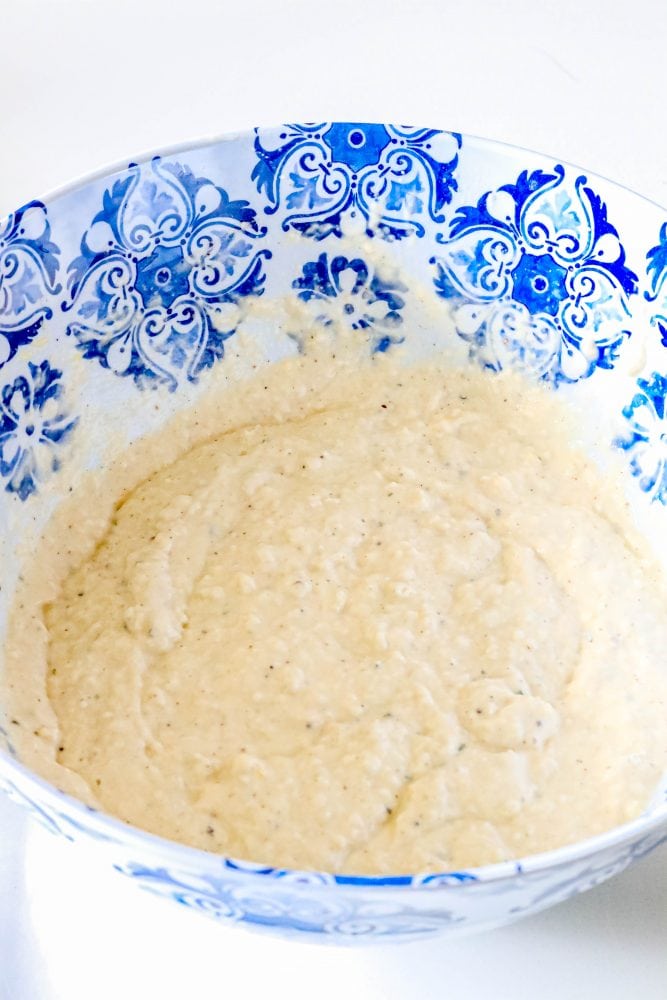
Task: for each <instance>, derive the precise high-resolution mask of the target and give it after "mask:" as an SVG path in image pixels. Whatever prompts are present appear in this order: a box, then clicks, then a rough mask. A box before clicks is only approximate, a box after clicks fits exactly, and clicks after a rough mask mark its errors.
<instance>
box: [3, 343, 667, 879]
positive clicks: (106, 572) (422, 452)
mask: <svg viewBox="0 0 667 1000" xmlns="http://www.w3.org/2000/svg"><path fill="white" fill-rule="evenodd" d="M273 367H274V368H275V371H272V372H271V373H270V375H269V376H266V375H265V376H264V377H263V378H262V379H261V384H260V380H255V384H253V385H250V386H248V387H247V388H245V389H244V390H243V391H242V392H241V393H239V394H238V399H237V401H236V403H234V401H233V398H234V397H233V394H231V395H230V398H229V405H228V408H227V410H226V411H225V418H224V421H221V419H218V420H217V422H216V420H213V421H209V422H208V423H207V421H206V419H205V418H203V417H201V416H200V417H198V418H197V419H196V420H195V418H192V429H191V440H195V439H196V438H199V441H200V443H199V444H196V445H194V446H191V447H188V448H187V449H185V453H184V454H182V455H181V457H179V458H177V459H176V460H175V461H173V460H172V461H169V462H167V464H162V461H161V460H160V455H161V451H160V448H161V445H160V442H157V443H155V444H154V446H153V453H152V454H153V462H154V467H155V471H153V472H152V473H151V474H150V475H149V476H148V478H145V479H144V481H143V482H139V483H138V484H134V485H133V486H132V488H131V489H128V490H126V492H125V495H123V496H122V497H121V498H118V497H117V495H116V496H115V497H114V499H117V503H116V504H115V506H114V507H113V508H110V509H108V510H107V512H106V513H103V514H100V511H99V510H98V509H97V508H96V505H95V503H93V504H92V505H91V503H90V496H89V495H86V493H85V491H83V492H82V494H81V496H80V498H79V499H78V500H75V501H74V502H73V503H74V506H73V508H72V509H73V510H74V511H75V517H74V519H73V523H72V524H70V529H71V532H72V533H78V534H77V537H78V538H80V539H82V541H81V544H80V545H79V549H78V550H77V544H76V543H72V547H71V548H70V549H68V552H67V553H66V554H64V552H63V548H62V537H63V536H62V534H61V535H60V536H59V537H55V535H52V536H51V539H50V541H49V539H47V540H46V542H47V543H48V544H45V548H44V550H43V552H42V554H41V556H42V561H41V562H40V569H39V572H40V574H41V578H42V581H43V580H44V579H47V580H50V583H48V585H44V586H47V590H48V587H50V588H51V597H50V598H49V599H48V600H43V601H41V603H40V606H39V607H38V608H32V609H30V608H28V607H25V608H23V609H21V610H20V611H19V610H17V612H16V619H15V629H14V636H15V638H14V640H13V641H14V643H15V646H14V651H13V652H14V658H15V660H16V662H17V663H23V664H25V662H26V642H27V641H28V640H27V639H26V633H27V631H29V626H26V621H27V618H26V616H30V615H32V616H33V617H32V621H33V623H34V622H35V621H37V622H38V623H39V628H40V636H41V639H40V641H41V646H40V647H39V649H38V650H36V651H35V650H33V651H32V655H33V658H34V657H35V656H39V657H41V668H40V670H41V673H40V674H39V676H40V677H41V685H42V691H43V695H44V701H45V702H46V708H45V709H44V711H45V712H46V713H47V715H48V713H51V720H52V724H51V726H50V727H49V725H48V724H47V723H46V722H45V723H44V726H43V727H42V728H41V729H40V728H38V729H37V730H36V732H37V735H38V736H39V737H40V739H41V743H42V751H41V752H42V757H43V766H42V770H44V771H45V770H46V763H45V762H46V760H47V758H50V762H51V765H52V766H55V771H56V772H57V773H59V774H60V781H59V783H60V784H61V786H62V787H68V783H69V785H70V786H72V787H74V785H76V790H77V792H78V793H79V794H84V795H85V797H86V798H87V799H88V800H89V801H91V802H93V803H95V804H97V805H98V806H100V807H102V808H104V809H105V810H107V811H109V812H111V813H113V814H116V815H117V816H119V817H121V818H122V819H124V820H127V821H129V822H131V823H133V824H135V825H137V826H139V827H143V828H145V829H147V830H150V831H152V832H154V833H157V834H161V835H163V836H166V837H170V838H173V839H176V840H180V841H183V842H185V843H189V844H193V845H196V846H199V847H203V848H207V849H210V850H215V851H221V852H224V853H225V854H228V855H232V856H236V857H239V858H245V859H251V860H254V861H258V862H267V863H270V864H272V865H277V866H291V867H297V868H317V869H323V870H329V871H345V872H355V873H379V872H382V873H388V872H394V873H395V872H415V871H429V870H443V869H451V868H461V867H467V866H471V865H477V864H483V863H487V862H494V861H499V860H503V859H506V858H510V857H516V856H520V855H524V854H527V853H531V852H536V851H542V850H545V849H549V848H553V847H557V846H559V845H562V844H566V843H568V842H571V841H574V840H577V839H580V838H582V837H585V836H588V835H592V834H595V833H598V832H601V831H603V830H605V829H607V828H609V827H612V826H613V825H615V824H618V823H621V822H623V821H625V820H627V819H630V818H631V817H634V816H636V815H637V814H638V813H639V812H640V811H641V810H642V809H643V808H644V807H645V805H646V803H647V800H648V798H649V797H650V794H651V792H652V790H653V789H654V787H655V786H656V785H657V783H658V780H659V778H660V775H661V773H662V772H663V771H664V769H665V768H667V727H666V726H665V715H666V709H667V673H666V672H665V670H664V666H663V664H661V663H658V662H657V659H658V658H657V657H656V651H660V650H665V649H667V616H666V615H665V611H664V609H665V607H666V606H667V602H666V594H665V588H664V586H663V584H662V581H661V580H660V579H659V577H658V574H657V572H656V570H655V568H654V567H653V565H652V564H651V562H650V561H649V560H648V559H647V558H646V556H645V555H644V553H643V551H642V544H641V542H640V540H639V539H638V538H637V537H636V536H635V533H634V530H633V528H632V527H631V524H630V520H629V515H628V514H627V512H626V511H625V509H624V507H623V505H622V504H621V503H620V502H619V501H617V500H616V499H615V492H614V489H613V487H612V486H611V485H610V484H609V483H607V482H606V481H605V480H604V479H603V477H602V475H601V474H600V473H599V472H598V471H596V470H595V469H594V468H593V467H592V465H591V463H590V462H589V461H588V460H587V459H586V458H585V457H584V456H583V453H579V452H578V451H576V450H575V449H574V448H573V447H572V446H571V445H570V441H571V439H572V428H571V427H570V425H569V422H568V418H567V416H566V415H565V411H564V409H563V408H562V404H561V403H559V402H558V401H557V400H556V399H554V398H552V396H551V395H550V394H547V392H546V391H544V390H542V389H540V388H536V387H535V388H530V387H528V386H526V385H525V384H524V383H523V382H521V381H519V380H518V379H516V378H515V377H511V376H504V375H503V376H498V377H493V378H492V377H489V376H488V375H485V374H482V373H478V372H475V371H469V372H465V373H464V372H452V371H438V370H434V369H433V367H429V368H426V367H415V368H412V369H399V368H392V367H391V365H390V364H389V363H388V362H385V361H384V360H382V361H380V360H378V363H377V364H376V365H373V366H370V368H369V369H368V370H367V371H364V372H360V373H357V374H356V375H352V374H351V372H350V371H343V372H341V373H340V374H339V375H338V376H334V377H333V378H329V377H327V378H326V379H324V378H323V377H322V374H321V373H319V374H318V373H317V372H316V367H315V366H314V365H313V364H311V363H310V362H308V361H307V360H304V359H298V360H295V361H289V362H283V363H282V364H280V365H276V366H273ZM267 379H268V381H267ZM195 426H196V430H195V429H194V428H195ZM168 433H169V432H166V431H165V432H164V437H165V440H166V438H167V435H168ZM168 450H169V449H168V448H167V453H168ZM146 454H148V452H146ZM172 457H173V456H172ZM160 466H162V467H160ZM145 472H146V470H145V469H144V475H145ZM116 483H117V481H116V480H114V479H113V477H112V478H110V479H109V481H108V483H107V485H106V486H105V490H107V491H108V490H113V489H114V488H115V489H117V488H118V487H117V484H116ZM103 494H104V490H102V491H101V492H100V495H103ZM106 495H108V492H107V494H106ZM77 504H78V506H77ZM102 506H103V505H102ZM91 508H92V509H91ZM74 522H76V523H75V524H74ZM86 546H87V548H86ZM77 551H78V555H77ZM48 553H51V557H49V555H48ZM49 559H51V563H50V564H49ZM49 565H51V567H52V568H51V569H49ZM42 591H43V593H45V592H46V591H44V587H42ZM32 631H33V633H34V632H35V629H34V628H33V630H32ZM11 653H12V651H11V650H10V662H11ZM24 700H25V698H24ZM47 715H44V718H45V719H46V718H47ZM18 721H19V722H23V726H24V729H25V722H24V721H23V720H21V719H19V720H18ZM33 756H34V757H35V761H36V762H37V766H39V764H38V757H39V755H36V756H35V755H34V754H33ZM54 762H55V765H54ZM51 776H52V775H51ZM72 783H74V784H72ZM77 783H78V784H77Z"/></svg>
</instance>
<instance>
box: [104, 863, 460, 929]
mask: <svg viewBox="0 0 667 1000" xmlns="http://www.w3.org/2000/svg"><path fill="white" fill-rule="evenodd" d="M116 870H117V871H119V872H121V873H122V874H124V875H127V876H129V877H130V878H132V879H133V880H134V881H136V882H138V883H139V885H141V886H142V888H144V889H147V890H148V891H149V892H153V893H154V894H156V895H160V896H168V897H169V898H171V899H173V900H175V901H176V902H177V903H180V904H181V905H182V906H187V907H189V908H192V909H195V910H199V911H200V912H203V913H205V914H207V915H208V916H212V917H215V918H216V919H218V920H231V921H234V922H243V923H246V924H250V925H252V926H254V927H256V928H258V929H261V928H274V929H275V928H276V927H280V928H281V929H282V930H283V931H286V932H288V933H291V934H295V933H296V934H300V935H308V936H317V935H322V934H328V935H335V936H336V937H338V938H342V939H350V938H358V937H373V938H387V937H390V938H391V937H395V936H400V937H403V938H418V937H423V936H424V935H428V934H433V933H435V932H436V931H437V930H438V929H439V928H442V927H443V926H447V925H452V924H459V923H463V921H464V919H465V918H464V917H463V916H461V915H455V914H454V913H452V912H451V910H449V909H448V908H447V907H439V906H437V904H435V903H434V905H433V907H432V908H431V912H428V911H427V912H424V911H423V910H421V911H420V910H419V909H417V908H415V907H413V906H410V905H409V904H402V905H400V904H399V905H396V904H395V903H394V904H390V905H387V904H386V903H384V904H383V903H381V902H377V901H376V902H372V901H368V900H363V899H360V900H354V899H351V898H345V897H344V896H342V894H336V893H331V892H329V893H327V894H326V895H324V894H322V893H315V894H313V893H310V892H309V891H308V888H307V887H308V886H318V885H320V884H323V883H320V881H319V879H318V878H317V877H316V878H314V879H305V878H304V879H303V880H302V881H301V882H300V883H294V882H289V881H286V880H284V879H283V880H281V881H282V885H281V888H280V891H279V892H274V893H272V894H271V895H269V894H267V893H266V892H265V891H262V889H261V888H260V887H254V886H253V885H252V883H246V884H243V883H241V884H239V882H238V881H237V880H235V881H234V882H230V881H229V879H225V878H224V876H223V874H222V871H221V874H220V876H217V877H216V876H214V875H207V876H204V877H198V878H197V877H193V876H192V874H188V873H185V872H183V873H180V872H179V873H174V872H171V871H169V870H168V869H166V868H148V867H146V866H144V865H140V864H132V863H130V864H128V865H125V866H120V865H118V866H116ZM324 884H327V883H324ZM291 885H293V886H294V888H293V889H292V890H291V891H290V886H291Z"/></svg>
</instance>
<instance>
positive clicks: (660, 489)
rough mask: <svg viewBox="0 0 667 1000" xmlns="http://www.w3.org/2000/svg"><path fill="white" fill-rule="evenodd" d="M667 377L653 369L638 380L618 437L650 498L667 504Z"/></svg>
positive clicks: (617, 444)
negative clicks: (646, 377)
mask: <svg viewBox="0 0 667 1000" xmlns="http://www.w3.org/2000/svg"><path fill="white" fill-rule="evenodd" d="M666 400H667V378H666V377H665V376H664V375H660V374H659V373H658V372H654V373H653V375H652V376H651V378H649V379H644V378H640V379H638V380H637V392H636V393H635V395H634V396H633V398H632V400H631V401H630V403H628V405H627V406H626V407H624V409H623V416H624V418H625V420H626V421H627V427H626V428H625V433H623V434H620V435H619V436H618V437H617V438H616V441H615V444H616V446H617V447H618V448H621V449H623V451H627V452H628V454H629V456H630V471H631V473H632V475H633V476H635V478H636V479H637V482H638V484H639V488H640V489H641V490H643V492H644V493H647V494H649V496H650V497H651V500H653V501H657V502H659V503H661V504H667V413H666V412H665V409H666V407H665V401H666Z"/></svg>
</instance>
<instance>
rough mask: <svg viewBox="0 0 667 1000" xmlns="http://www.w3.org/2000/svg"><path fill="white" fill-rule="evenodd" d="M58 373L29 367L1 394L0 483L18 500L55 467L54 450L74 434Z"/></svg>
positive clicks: (45, 366)
mask: <svg viewBox="0 0 667 1000" xmlns="http://www.w3.org/2000/svg"><path fill="white" fill-rule="evenodd" d="M61 378H62V372H61V371H59V370H58V369H57V368H52V367H51V366H50V364H49V362H48V361H42V362H41V364H33V363H32V362H28V365H27V366H26V368H25V369H24V371H23V372H22V373H21V374H19V375H17V376H16V378H15V379H14V380H13V381H12V382H9V383H7V384H6V385H4V386H3V387H2V389H1V390H0V477H2V478H3V479H4V480H5V490H7V491H8V492H9V493H16V495H17V496H18V497H19V498H20V499H21V500H27V498H28V497H29V496H30V495H31V494H32V493H34V492H35V491H36V489H37V484H38V482H40V481H41V480H43V479H45V478H46V477H47V476H48V475H49V474H50V473H51V472H55V471H57V469H58V468H59V466H60V457H59V450H58V449H59V446H60V445H61V444H62V443H63V442H64V441H65V440H66V438H67V437H69V435H70V434H71V432H72V430H73V429H74V427H75V425H76V423H77V418H76V417H72V416H71V414H70V413H69V411H68V409H67V407H66V406H65V403H64V399H63V384H62V381H61Z"/></svg>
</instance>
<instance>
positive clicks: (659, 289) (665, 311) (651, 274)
mask: <svg viewBox="0 0 667 1000" xmlns="http://www.w3.org/2000/svg"><path fill="white" fill-rule="evenodd" d="M646 261H647V263H646V272H647V275H648V278H649V284H650V289H649V290H648V291H645V292H644V297H645V299H646V301H647V302H651V303H654V306H653V312H652V315H651V323H652V324H653V326H655V327H656V328H657V330H658V333H659V334H660V341H661V343H662V346H663V347H667V222H665V223H663V224H662V226H661V227H660V237H659V241H658V243H657V245H656V246H654V247H651V249H650V250H649V252H648V253H647V255H646Z"/></svg>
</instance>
